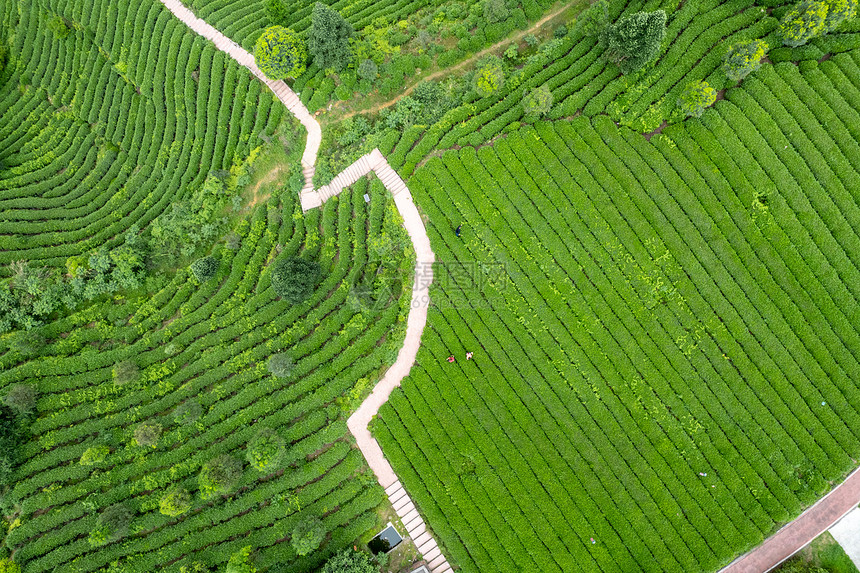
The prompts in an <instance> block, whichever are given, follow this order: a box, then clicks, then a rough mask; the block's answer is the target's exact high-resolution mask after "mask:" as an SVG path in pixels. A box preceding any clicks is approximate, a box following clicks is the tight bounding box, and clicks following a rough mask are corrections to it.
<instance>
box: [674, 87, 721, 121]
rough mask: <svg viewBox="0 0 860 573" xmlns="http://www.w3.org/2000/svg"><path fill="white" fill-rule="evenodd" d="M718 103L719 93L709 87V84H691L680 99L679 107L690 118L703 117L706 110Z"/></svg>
mask: <svg viewBox="0 0 860 573" xmlns="http://www.w3.org/2000/svg"><path fill="white" fill-rule="evenodd" d="M715 101H717V91H716V90H715V89H714V88H712V87H711V86H710V85H708V82H704V81H700V82H690V83H689V84H687V87H686V88H684V91H683V92H682V93H681V97H679V98H678V107H679V108H681V111H683V112H684V114H686V115H687V116H688V117H690V116H692V117H701V116H702V113H704V111H705V108H707V107H708V106H710V105H713V103H714V102H715Z"/></svg>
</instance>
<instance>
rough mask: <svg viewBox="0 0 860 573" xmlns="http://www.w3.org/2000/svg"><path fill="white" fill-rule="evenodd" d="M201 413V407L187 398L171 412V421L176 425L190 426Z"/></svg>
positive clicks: (195, 401)
mask: <svg viewBox="0 0 860 573" xmlns="http://www.w3.org/2000/svg"><path fill="white" fill-rule="evenodd" d="M202 413H203V406H201V405H200V402H198V401H197V400H196V399H194V398H189V399H188V400H186V401H185V402H183V403H181V404H180V405H178V406H177V407H176V409H175V410H173V421H174V422H176V423H177V424H191V423H193V422H195V421H197V419H198V418H199V417H200V415H201V414H202Z"/></svg>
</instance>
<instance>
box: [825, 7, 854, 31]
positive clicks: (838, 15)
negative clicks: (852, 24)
mask: <svg viewBox="0 0 860 573" xmlns="http://www.w3.org/2000/svg"><path fill="white" fill-rule="evenodd" d="M824 3H825V4H827V19H826V20H825V21H824V30H823V32H822V33H824V34H827V33H828V32H833V31H834V30H836V28H838V27H839V26H840V25H841V24H842V22H845V21H846V20H850V19H851V18H853V17H854V16H855V15H856V14H857V0H824Z"/></svg>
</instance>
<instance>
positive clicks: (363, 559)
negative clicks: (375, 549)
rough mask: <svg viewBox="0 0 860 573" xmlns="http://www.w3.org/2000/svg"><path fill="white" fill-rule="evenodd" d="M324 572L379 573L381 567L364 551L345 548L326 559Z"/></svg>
mask: <svg viewBox="0 0 860 573" xmlns="http://www.w3.org/2000/svg"><path fill="white" fill-rule="evenodd" d="M322 573H379V569H378V568H377V567H376V565H374V564H373V561H371V559H370V555H368V554H367V553H365V552H364V551H354V550H352V549H344V550H343V551H341V552H340V553H338V554H337V555H335V556H334V557H332V558H331V559H329V560H328V561H326V563H325V566H324V567H323V570H322Z"/></svg>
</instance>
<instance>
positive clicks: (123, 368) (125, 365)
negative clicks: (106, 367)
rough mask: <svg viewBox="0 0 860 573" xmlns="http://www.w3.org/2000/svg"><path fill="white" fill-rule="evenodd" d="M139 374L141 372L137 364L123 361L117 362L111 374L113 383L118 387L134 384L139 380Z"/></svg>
mask: <svg viewBox="0 0 860 573" xmlns="http://www.w3.org/2000/svg"><path fill="white" fill-rule="evenodd" d="M139 373H140V370H139V369H138V367H137V364H135V363H134V362H132V361H131V360H123V361H121V362H117V363H116V364H114V365H113V370H111V374H112V375H113V383H114V384H116V385H117V386H122V385H123V384H128V383H129V382H134V381H135V380H137V376H138V374H139Z"/></svg>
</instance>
